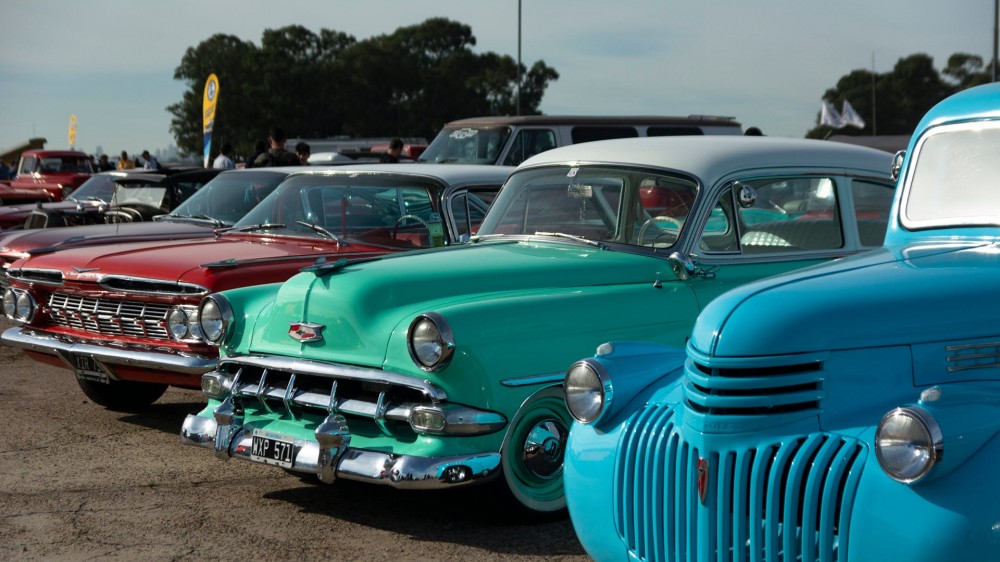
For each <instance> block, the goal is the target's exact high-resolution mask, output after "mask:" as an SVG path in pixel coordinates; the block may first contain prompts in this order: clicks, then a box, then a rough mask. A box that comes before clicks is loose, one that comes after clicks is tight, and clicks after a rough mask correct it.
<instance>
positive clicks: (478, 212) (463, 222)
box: [451, 189, 499, 237]
mask: <svg viewBox="0 0 1000 562" xmlns="http://www.w3.org/2000/svg"><path fill="white" fill-rule="evenodd" d="M497 191H499V189H494V190H490V191H487V190H477V191H476V192H475V193H472V192H465V193H460V194H458V195H455V196H454V197H452V198H451V214H452V217H453V219H454V221H455V228H456V230H457V231H458V235H459V236H460V237H467V236H472V235H474V234H476V233H477V232H478V231H479V226H480V225H481V224H482V223H483V219H484V218H486V211H487V210H488V209H489V207H490V202H491V201H492V200H493V198H494V197H496V193H497ZM484 198H485V200H484Z"/></svg>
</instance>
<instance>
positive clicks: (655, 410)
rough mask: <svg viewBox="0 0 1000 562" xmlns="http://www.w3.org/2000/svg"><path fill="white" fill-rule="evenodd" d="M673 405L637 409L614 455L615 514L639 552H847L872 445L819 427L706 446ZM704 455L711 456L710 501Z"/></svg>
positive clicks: (716, 555)
mask: <svg viewBox="0 0 1000 562" xmlns="http://www.w3.org/2000/svg"><path fill="white" fill-rule="evenodd" d="M674 414H675V411H674V410H673V408H672V407H669V406H662V405H652V406H649V407H647V408H645V409H644V410H643V411H642V412H641V413H639V414H638V415H637V416H636V417H635V423H633V424H630V426H629V427H628V429H627V430H626V432H625V433H624V435H623V437H622V441H621V445H622V446H621V448H620V451H619V456H618V459H617V462H616V464H615V472H616V474H615V478H614V482H615V483H616V484H615V486H616V488H615V504H616V506H617V510H616V513H615V523H616V527H617V529H618V532H619V534H620V536H621V537H622V539H623V541H624V542H625V543H626V545H627V546H628V548H629V550H630V552H631V553H632V554H633V555H634V556H635V557H636V558H637V559H639V560H645V561H648V562H657V561H665V560H693V559H699V560H709V559H712V560H733V561H761V560H779V561H791V560H795V561H799V560H810V561H812V560H815V561H821V562H833V561H836V560H846V559H847V552H846V545H847V544H848V541H847V540H846V536H847V533H848V532H849V529H850V513H851V508H852V506H853V501H854V497H855V494H856V492H857V485H858V480H859V478H860V476H861V471H862V468H863V467H864V464H865V461H866V458H867V453H866V449H865V448H864V446H863V445H862V444H861V443H860V442H858V441H855V440H852V439H845V438H843V437H841V436H837V435H831V434H824V433H813V434H808V435H800V436H794V437H790V438H788V439H787V440H784V441H780V442H774V443H771V444H764V445H762V446H759V447H756V448H750V449H735V450H719V451H699V450H698V449H697V448H696V447H694V446H693V445H691V444H689V443H687V442H685V440H684V438H683V434H682V432H681V430H679V429H678V427H676V425H675V421H674ZM699 459H703V460H707V461H708V466H709V469H708V475H709V476H708V489H707V494H706V498H705V504H704V505H702V503H701V500H700V498H699V491H698V464H699Z"/></svg>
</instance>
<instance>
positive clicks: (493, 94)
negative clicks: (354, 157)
mask: <svg viewBox="0 0 1000 562" xmlns="http://www.w3.org/2000/svg"><path fill="white" fill-rule="evenodd" d="M475 45H476V38H475V37H474V36H473V34H472V29H471V28H470V27H469V26H468V25H465V24H462V23H458V22H454V21H451V20H448V19H445V18H431V19H428V20H427V21H425V22H423V23H421V24H418V25H413V26H408V27H401V28H399V29H397V30H396V31H394V32H393V33H390V34H386V35H379V36H375V37H372V38H369V39H366V40H363V41H357V40H355V39H354V38H353V37H351V36H349V35H346V34H344V33H340V32H336V31H332V30H327V29H323V30H320V32H319V34H315V33H313V32H311V31H309V30H308V29H306V28H304V27H302V26H297V25H295V26H288V27H284V28H281V29H276V30H271V29H268V30H265V31H264V33H263V35H262V39H261V46H260V48H257V47H256V46H254V45H253V44H252V43H245V42H242V41H240V40H239V39H238V38H236V37H233V36H229V35H221V34H220V35H215V36H212V37H210V38H209V39H208V40H206V41H204V42H202V43H200V44H199V45H198V46H196V47H193V48H189V49H188V50H187V52H186V53H185V55H184V57H183V58H182V60H181V64H180V66H178V67H177V69H176V70H175V72H174V78H175V79H177V80H185V81H187V83H188V86H189V90H188V91H186V92H185V93H184V94H183V98H182V100H181V101H180V102H178V103H175V104H173V105H171V106H169V107H168V108H167V110H168V111H169V112H170V113H171V114H172V115H173V118H172V120H171V127H170V128H171V132H172V133H173V134H174V137H175V139H176V141H177V146H178V147H180V148H181V149H182V150H183V151H184V152H187V153H191V154H199V153H200V152H201V150H202V133H201V126H202V121H201V113H202V108H201V103H202V91H203V88H204V83H205V79H206V78H207V77H208V75H209V73H211V72H215V73H216V75H217V76H218V77H219V82H220V89H221V94H220V98H219V106H218V110H217V113H216V121H215V132H214V133H213V144H215V139H218V140H219V144H220V145H221V142H223V140H228V141H229V142H232V143H233V145H234V146H235V147H237V152H239V153H242V154H246V153H248V152H249V151H250V148H251V146H252V144H253V142H254V141H255V140H257V139H259V138H262V137H263V136H264V135H265V134H266V131H267V130H268V129H269V128H270V127H272V126H274V125H278V126H281V127H283V128H284V129H285V130H286V131H287V132H288V135H289V137H290V138H294V137H308V138H325V137H333V136H337V135H350V136H355V137H370V136H401V137H424V138H432V137H433V136H434V135H435V134H436V133H437V132H438V131H439V130H440V128H441V125H442V124H444V123H445V122H447V121H451V120H454V119H458V118H462V117H472V116H477V115H497V114H511V113H514V110H515V108H516V101H517V99H516V97H515V96H516V90H517V77H518V68H517V64H516V63H515V62H514V61H513V59H511V57H509V56H506V55H498V54H496V53H491V52H487V53H483V54H477V53H474V52H473V50H472V49H473V47H475ZM521 70H522V72H523V70H524V69H523V67H522V68H521ZM558 77H559V74H558V73H557V72H556V71H555V69H553V68H550V67H548V66H546V65H545V63H544V62H542V61H537V62H535V63H534V65H533V66H532V67H531V69H530V70H528V71H527V73H525V79H524V83H523V84H522V87H521V111H522V113H528V114H530V113H537V112H538V108H539V106H540V104H541V100H542V96H543V95H544V93H545V89H546V88H547V86H548V84H549V83H550V82H551V81H553V80H556V79H558Z"/></svg>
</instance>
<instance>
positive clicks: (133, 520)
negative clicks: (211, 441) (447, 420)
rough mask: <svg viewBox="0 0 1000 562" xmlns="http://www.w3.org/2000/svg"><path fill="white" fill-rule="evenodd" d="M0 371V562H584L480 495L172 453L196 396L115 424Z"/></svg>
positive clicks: (60, 385) (27, 372)
mask: <svg viewBox="0 0 1000 562" xmlns="http://www.w3.org/2000/svg"><path fill="white" fill-rule="evenodd" d="M8 327H10V324H9V323H7V322H5V321H0V330H5V329H7V328H8ZM0 364H2V367H0V415H2V417H3V425H4V427H3V430H2V432H0V559H4V560H12V559H14V560H29V559H46V560H51V559H61V560H80V559H109V558H118V559H123V560H139V559H141V560H144V561H156V560H184V559H199V560H213V559H215V560H218V559H237V558H238V559H241V560H255V559H272V560H273V559H285V560H315V559H321V558H322V559H333V560H473V559H475V560H556V561H580V562H583V561H586V560H589V558H588V557H587V555H586V554H585V553H584V551H583V548H582V547H581V546H580V543H579V542H578V541H577V539H576V536H575V535H574V533H573V528H572V525H571V524H570V521H569V519H568V518H567V517H566V516H562V517H560V518H556V519H554V520H548V521H544V522H540V523H539V522H535V523H528V524H526V523H524V522H522V521H521V520H519V519H517V518H514V517H512V516H510V515H509V514H506V513H503V512H501V511H499V510H498V508H497V507H496V506H497V502H496V501H495V498H494V497H493V496H492V495H491V490H489V489H486V488H478V489H473V488H470V489H466V490H457V491H445V492H440V491H438V492H413V491H399V490H394V489H391V488H385V487H378V486H371V485H364V484H360V483H354V482H337V483H336V484H333V485H319V484H312V483H310V482H306V481H303V480H300V479H299V478H298V477H296V476H292V475H288V474H285V473H284V472H282V471H280V470H277V469H273V468H269V467H264V466H258V465H254V464H250V463H245V462H239V461H229V462H223V461H219V460H217V459H215V457H213V456H212V454H211V452H209V451H208V450H205V449H199V448H195V447H188V446H183V445H181V444H180V437H179V434H178V432H179V430H180V426H181V423H182V421H183V419H184V416H185V415H187V414H188V413H190V412H193V411H195V410H197V409H199V408H200V407H201V406H202V404H203V400H202V397H201V395H200V394H199V393H197V392H194V391H184V390H177V389H171V390H169V391H168V392H167V394H166V395H165V396H164V397H163V398H161V399H160V400H159V401H157V403H156V404H154V405H153V406H152V407H151V408H150V409H149V410H148V411H147V412H144V413H143V414H128V413H120V412H111V411H109V410H105V409H104V408H102V407H100V406H97V405H95V404H93V403H91V402H90V401H89V400H87V399H86V398H85V397H84V395H83V393H82V392H81V391H80V390H79V388H78V387H77V385H76V383H75V382H74V381H73V378H72V374H71V373H70V372H69V371H66V370H61V369H56V368H53V367H48V366H44V365H40V364H38V363H35V362H34V361H31V360H30V359H28V358H26V357H24V356H23V354H22V352H21V351H20V350H16V349H12V348H8V347H5V346H2V345H0Z"/></svg>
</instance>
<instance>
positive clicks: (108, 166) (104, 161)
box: [97, 154, 115, 172]
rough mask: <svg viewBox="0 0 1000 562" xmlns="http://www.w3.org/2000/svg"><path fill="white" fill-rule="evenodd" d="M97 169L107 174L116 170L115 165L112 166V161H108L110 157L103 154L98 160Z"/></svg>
mask: <svg viewBox="0 0 1000 562" xmlns="http://www.w3.org/2000/svg"><path fill="white" fill-rule="evenodd" d="M97 169H98V170H100V171H102V172H107V171H109V170H114V169H115V165H114V164H112V163H111V161H110V160H108V155H107V154H102V155H101V156H100V157H99V158H98V159H97Z"/></svg>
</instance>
